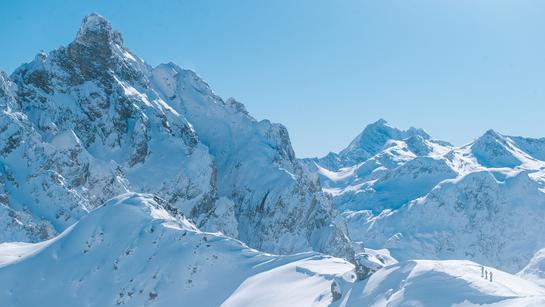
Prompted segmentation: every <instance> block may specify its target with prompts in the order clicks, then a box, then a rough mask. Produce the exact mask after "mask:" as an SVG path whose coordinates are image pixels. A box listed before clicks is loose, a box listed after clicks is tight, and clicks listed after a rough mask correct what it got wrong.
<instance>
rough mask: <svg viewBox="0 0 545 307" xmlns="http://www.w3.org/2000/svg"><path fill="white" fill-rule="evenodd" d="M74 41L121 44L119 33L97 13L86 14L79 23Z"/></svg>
mask: <svg viewBox="0 0 545 307" xmlns="http://www.w3.org/2000/svg"><path fill="white" fill-rule="evenodd" d="M76 41H77V42H80V43H84V44H105V43H108V44H109V43H112V42H113V43H115V44H118V45H122V44H123V38H122V37H121V33H119V32H117V31H114V30H113V29H112V24H111V23H110V22H109V21H108V20H106V18H104V17H102V16H100V15H99V14H96V13H92V14H90V15H88V16H86V17H85V18H84V19H83V22H82V23H81V26H80V28H79V31H78V34H77V36H76Z"/></svg>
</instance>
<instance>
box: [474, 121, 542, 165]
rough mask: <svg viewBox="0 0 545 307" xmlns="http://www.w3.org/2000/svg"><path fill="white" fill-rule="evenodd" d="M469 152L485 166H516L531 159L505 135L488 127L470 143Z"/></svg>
mask: <svg viewBox="0 0 545 307" xmlns="http://www.w3.org/2000/svg"><path fill="white" fill-rule="evenodd" d="M470 146H471V152H472V154H473V156H474V157H475V158H476V159H477V161H478V162H479V164H481V165H483V166H485V167H510V168H513V167H517V166H519V165H521V164H523V163H524V162H525V161H527V160H530V159H532V158H531V157H530V156H528V154H526V153H524V152H523V151H522V150H520V149H519V148H517V147H516V145H515V144H514V143H513V142H512V141H511V140H510V139H509V138H508V137H506V136H504V135H502V134H500V133H498V132H496V131H494V130H492V129H490V130H488V131H486V132H485V133H484V134H483V135H482V136H481V137H479V138H478V139H476V140H475V141H474V142H473V143H472V144H471V145H470Z"/></svg>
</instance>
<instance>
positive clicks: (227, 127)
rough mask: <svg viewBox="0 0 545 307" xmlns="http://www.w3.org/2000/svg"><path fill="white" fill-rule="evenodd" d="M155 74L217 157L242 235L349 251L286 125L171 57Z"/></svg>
mask: <svg viewBox="0 0 545 307" xmlns="http://www.w3.org/2000/svg"><path fill="white" fill-rule="evenodd" d="M153 76H154V77H153V83H154V84H155V85H156V86H157V87H158V88H159V89H160V91H161V92H162V93H164V97H165V99H170V103H169V104H170V105H172V106H173V107H174V108H175V109H176V111H178V112H179V113H181V114H184V115H185V116H186V117H187V118H188V120H189V121H190V122H191V123H192V124H193V126H194V127H195V130H196V132H197V134H198V135H199V139H200V141H201V142H203V143H204V144H205V145H207V146H208V148H209V150H210V154H211V155H212V156H213V157H214V160H215V162H216V166H217V178H218V180H217V189H218V193H219V195H220V196H222V197H226V198H229V199H231V200H232V201H233V210H234V215H235V216H236V219H237V220H238V226H237V232H238V234H239V238H240V239H241V240H243V241H244V242H247V243H248V244H249V245H250V246H254V247H256V248H258V249H261V250H265V251H275V252H281V253H290V252H293V251H296V250H304V249H307V248H309V247H312V248H314V249H316V250H319V251H323V252H328V253H332V254H335V255H349V254H351V253H352V252H351V248H350V247H349V246H348V244H347V243H348V241H347V238H346V236H345V234H344V232H343V229H342V228H339V227H338V226H337V225H335V224H333V223H332V216H333V211H332V208H331V206H330V203H329V201H328V200H327V199H326V198H325V197H324V196H323V194H322V193H321V191H320V186H319V184H318V183H317V182H315V181H314V180H312V179H311V178H310V176H309V175H308V174H307V173H306V172H305V171H304V170H303V168H302V167H301V164H300V163H299V162H298V161H297V159H296V158H295V154H294V152H293V149H292V147H291V143H290V139H289V135H288V132H287V130H286V128H285V127H284V126H281V125H278V124H272V123H270V122H269V121H267V120H264V121H260V122H257V121H256V120H255V119H253V118H252V117H251V116H249V115H248V113H247V112H246V110H245V109H244V108H243V107H242V104H240V103H239V102H236V101H235V100H233V99H229V100H227V101H223V100H222V99H221V98H220V97H218V96H216V95H214V93H213V92H212V91H211V89H210V88H209V86H208V85H207V84H206V83H204V82H203V81H202V80H201V79H200V78H198V77H197V76H196V75H195V74H194V73H193V72H191V71H188V70H184V69H181V68H180V67H177V66H176V65H174V64H165V65H160V66H159V67H157V68H156V69H155V70H154V71H153ZM200 226H201V227H204V229H206V227H207V226H206V224H203V225H200ZM279 229H281V231H279Z"/></svg>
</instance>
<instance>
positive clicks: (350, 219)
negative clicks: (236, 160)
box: [303, 120, 545, 273]
mask: <svg viewBox="0 0 545 307" xmlns="http://www.w3.org/2000/svg"><path fill="white" fill-rule="evenodd" d="M544 160H545V139H530V138H522V137H510V136H505V135H501V134H499V133H497V132H495V131H492V130H489V131H487V132H486V133H485V134H484V135H483V136H481V137H479V138H478V139H477V140H475V141H474V142H472V143H470V144H467V145H464V146H461V147H454V146H452V145H450V144H449V143H447V142H443V141H438V140H435V139H433V138H432V137H430V136H429V135H428V134H427V133H426V132H424V131H423V130H421V129H414V128H411V129H409V130H407V131H402V130H399V129H396V128H393V127H391V126H389V125H388V124H387V123H386V122H385V121H384V120H380V121H378V122H376V123H373V124H371V125H369V126H367V127H366V128H365V130H364V131H363V132H362V133H361V134H360V135H359V136H358V137H357V138H356V139H355V140H354V141H353V142H352V143H351V144H350V145H349V146H348V147H347V148H346V149H345V150H343V151H341V152H340V153H339V154H335V153H331V154H329V155H328V156H326V157H324V158H321V159H305V160H303V162H304V163H305V164H306V165H307V168H308V169H309V170H311V171H313V172H314V173H315V174H316V175H317V176H319V177H320V180H321V182H322V185H323V187H324V191H326V192H327V193H329V194H330V195H332V197H333V201H334V202H335V204H336V206H337V208H338V209H339V210H340V211H342V217H343V219H344V221H345V222H346V223H347V224H348V230H349V233H350V236H351V238H352V239H354V240H361V241H364V242H365V244H366V245H367V246H368V247H371V248H387V249H389V250H390V252H391V254H392V256H394V257H395V258H396V259H398V260H408V259H471V260H474V261H477V262H480V263H484V264H487V265H491V266H495V267H498V268H501V269H503V270H506V271H509V272H511V273H516V272H518V271H519V270H521V269H522V268H524V267H525V266H526V265H527V264H528V262H529V261H530V259H531V258H532V257H533V256H534V254H535V253H536V252H537V251H538V250H540V249H541V248H543V247H545V236H544V235H543V234H544V233H545V223H543V221H544V220H545V189H544V188H545V162H544Z"/></svg>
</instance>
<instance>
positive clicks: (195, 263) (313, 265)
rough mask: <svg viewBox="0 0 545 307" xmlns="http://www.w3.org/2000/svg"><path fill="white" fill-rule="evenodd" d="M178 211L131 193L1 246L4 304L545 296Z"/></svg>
mask: <svg viewBox="0 0 545 307" xmlns="http://www.w3.org/2000/svg"><path fill="white" fill-rule="evenodd" d="M173 212H174V213H173ZM175 212H176V211H175V209H174V208H173V207H171V206H169V205H168V204H167V203H165V202H164V201H162V200H160V199H158V198H156V197H154V196H153V195H145V194H125V195H123V196H120V197H117V198H115V199H112V200H110V201H109V202H108V203H106V204H105V205H104V206H103V207H100V208H98V209H96V210H95V211H93V212H91V213H90V214H88V215H86V216H85V217H83V218H82V219H81V220H80V221H79V222H78V223H76V224H75V225H74V226H72V227H70V228H69V229H67V230H66V231H65V232H63V233H62V234H61V235H59V236H58V237H56V238H54V239H52V240H50V241H47V242H44V243H38V244H33V245H28V244H26V245H22V246H16V245H14V244H2V245H0V289H2V290H1V291H0V302H2V306H44V304H45V306H116V305H122V306H178V305H180V304H181V305H183V306H384V305H386V304H390V306H403V305H414V306H421V305H419V304H423V305H424V306H446V305H452V304H462V305H468V304H470V303H473V304H491V303H498V302H500V303H503V304H508V303H509V304H510V303H513V304H514V303H515V302H516V304H517V305H519V306H520V305H521V304H523V303H525V304H528V306H532V304H537V303H545V296H544V295H545V290H544V289H542V288H540V287H538V286H537V285H535V284H533V283H532V282H530V281H525V280H523V279H521V278H519V277H516V276H513V275H510V274H508V273H504V272H501V271H497V270H493V272H494V276H495V277H494V281H493V282H490V281H488V280H485V279H484V278H482V277H481V276H480V274H481V273H480V266H479V265H478V264H476V263H473V262H470V261H408V262H403V263H399V264H394V265H391V266H388V267H386V268H383V269H381V270H379V271H378V272H376V273H375V274H374V275H372V276H371V277H370V278H369V279H368V280H366V281H359V282H355V273H354V266H353V265H352V264H350V263H348V262H346V261H344V260H341V259H338V258H332V257H329V256H324V255H320V254H316V253H303V254H297V255H292V256H274V255H270V254H265V253H262V252H258V251H256V250H254V249H250V248H248V247H246V246H245V245H244V244H242V243H241V242H239V241H237V240H234V239H231V238H228V237H226V236H224V235H221V234H217V233H206V232H201V231H199V230H198V229H197V228H196V227H195V226H194V225H193V224H191V223H190V222H189V221H187V220H186V219H185V218H183V217H182V216H177V215H176V214H175ZM487 269H488V268H487Z"/></svg>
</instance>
